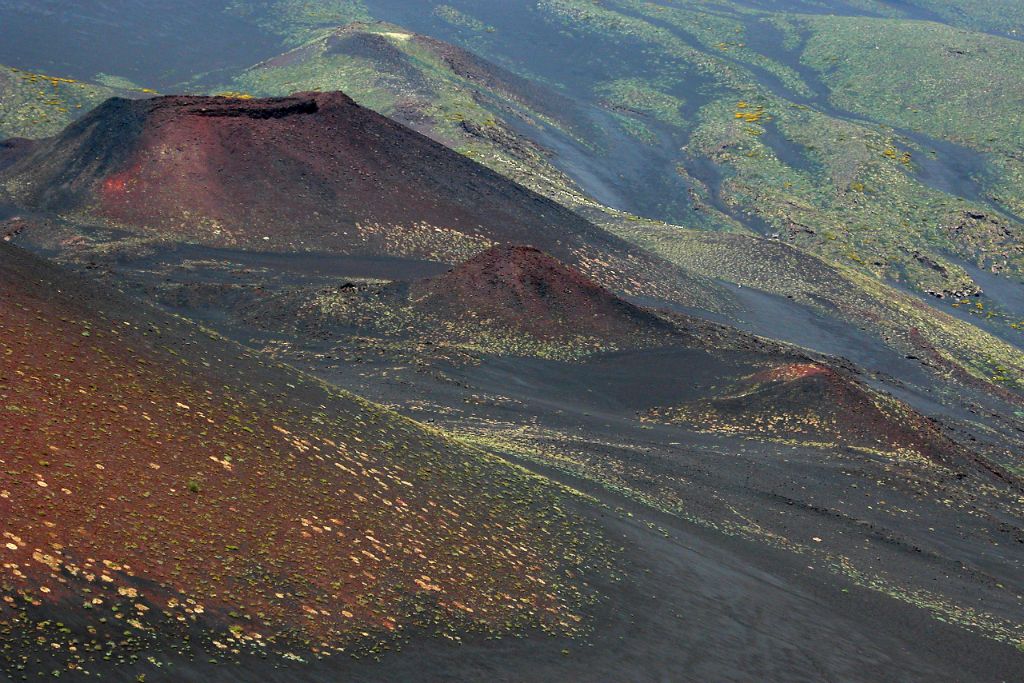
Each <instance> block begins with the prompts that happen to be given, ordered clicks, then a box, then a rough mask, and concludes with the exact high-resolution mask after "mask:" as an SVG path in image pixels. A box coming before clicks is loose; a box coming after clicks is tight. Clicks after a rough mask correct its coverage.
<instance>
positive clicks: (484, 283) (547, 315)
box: [409, 245, 676, 346]
mask: <svg viewBox="0 0 1024 683" xmlns="http://www.w3.org/2000/svg"><path fill="white" fill-rule="evenodd" d="M409 298H410V300H411V301H412V303H413V306H414V307H415V308H416V309H417V310H419V311H422V312H424V313H428V314H430V315H432V316H434V317H437V318H443V319H449V320H456V321H461V322H464V323H474V324H486V325H489V326H491V327H494V328H496V329H505V330H509V331H512V332H518V333H522V334H527V335H530V336H532V337H535V338H537V339H541V340H558V339H567V338H570V337H591V338H593V339H595V340H599V341H603V342H609V343H612V344H619V345H628V346H636V345H640V344H642V343H643V342H645V341H648V342H649V341H650V340H652V339H654V338H662V339H663V340H664V339H667V338H668V337H670V336H672V335H675V334H676V331H675V328H674V327H673V326H672V325H670V324H669V323H668V322H666V321H664V320H662V319H661V318H659V317H658V316H657V315H655V314H654V313H652V312H650V311H647V310H645V309H643V308H640V307H638V306H634V305H633V304H631V303H629V302H627V301H625V300H623V299H621V298H619V297H617V296H616V295H614V294H613V293H612V292H610V291H608V290H607V289H605V288H604V287H602V286H600V285H598V284H596V283H595V282H593V281H592V280H590V279H589V278H587V277H585V276H583V275H582V274H580V273H579V272H578V271H576V270H574V269H571V268H568V267H566V266H565V265H563V264H562V263H560V262H559V261H558V260H557V259H555V258H553V257H552V256H549V255H547V254H545V253H544V252H542V251H540V250H539V249H535V248H533V247H524V246H511V245H501V246H497V247H493V248H491V249H488V250H487V251H485V252H483V253H481V254H479V255H478V256H476V257H474V258H472V259H470V260H469V261H466V262H465V263H462V264H461V265H459V266H458V267H456V268H455V269H454V270H452V271H450V272H448V273H446V274H445V275H442V276H440V277H437V278H432V279H429V280H424V281H421V282H418V283H415V284H414V285H412V287H411V288H410V292H409Z"/></svg>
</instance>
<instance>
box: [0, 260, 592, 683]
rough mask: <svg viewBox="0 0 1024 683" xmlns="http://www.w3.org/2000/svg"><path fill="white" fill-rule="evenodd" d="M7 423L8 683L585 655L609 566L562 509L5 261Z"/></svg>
mask: <svg viewBox="0 0 1024 683" xmlns="http://www.w3.org/2000/svg"><path fill="white" fill-rule="evenodd" d="M0 416H2V417H0V633H2V634H3V636H2V637H0V671H3V672H5V673H7V674H11V675H14V674H15V672H16V671H20V670H21V669H19V667H23V666H25V665H28V666H29V669H33V668H36V669H39V670H40V671H46V672H49V671H51V670H66V669H68V668H71V669H80V670H94V671H98V670H106V669H105V667H110V666H116V664H117V663H118V662H126V661H129V660H132V661H145V660H146V658H147V656H149V655H153V656H154V657H155V659H153V661H159V660H160V659H161V657H162V655H168V656H170V655H171V654H173V656H174V657H175V658H177V659H180V658H181V657H182V656H184V657H196V661H197V662H200V663H204V662H206V661H207V660H208V659H209V658H210V657H211V656H212V657H214V658H215V659H216V658H218V657H220V656H221V655H226V656H231V657H232V658H234V655H233V654H231V653H233V652H236V651H241V652H242V653H245V652H247V651H256V652H263V653H265V654H266V653H273V652H283V651H284V649H285V648H288V651H290V652H292V653H295V652H299V653H300V654H301V653H302V652H303V651H305V653H306V655H304V656H309V650H310V649H312V650H314V651H315V652H319V653H320V654H329V653H331V652H333V651H335V650H336V649H337V648H340V647H342V646H347V647H349V649H350V651H351V649H352V648H356V649H359V647H362V646H365V647H376V645H377V644H380V643H381V642H382V641H390V640H391V639H393V638H394V637H395V635H396V634H398V633H401V632H407V631H410V630H421V631H426V632H429V633H441V634H444V635H447V636H449V637H452V638H456V637H458V634H460V633H464V632H473V631H482V632H485V633H502V632H504V633H508V632H516V631H521V630H529V629H533V628H541V629H544V630H548V631H551V632H560V633H565V634H572V633H575V632H577V631H578V630H579V629H580V628H581V619H582V616H581V614H582V612H581V610H582V609H583V608H584V606H585V604H586V603H587V601H588V600H589V597H588V595H589V594H588V593H587V592H586V590H585V589H584V588H582V586H584V585H585V581H586V578H585V577H586V576H588V575H589V574H590V572H591V571H593V568H594V567H597V566H599V565H601V563H602V562H603V560H601V557H603V556H604V555H603V553H604V551H603V550H600V549H599V547H600V541H599V540H598V535H596V534H592V532H591V531H590V530H589V527H586V526H584V525H583V523H582V522H580V521H578V520H577V519H576V518H575V517H571V516H570V515H569V514H568V513H567V512H565V511H564V509H565V508H564V507H563V506H564V501H563V500H562V499H561V498H560V497H559V496H560V495H562V494H557V493H555V490H554V488H553V487H549V486H548V485H546V484H544V483H542V482H540V481H538V480H536V479H534V478H530V477H527V476H525V475H524V474H522V473H520V472H519V471H518V470H515V469H512V468H510V467H508V466H507V465H506V464H505V463H502V462H500V461H496V460H493V459H489V458H486V457H484V456H483V455H481V454H479V453H477V452H475V451H470V450H467V449H466V448H464V447H462V446H460V445H457V444H455V443H453V442H451V441H448V440H447V439H445V438H444V437H443V436H441V435H439V434H438V433H436V432H428V431H426V430H425V429H423V428H421V427H420V426H418V425H416V424H415V423H413V422H411V421H408V420H405V419H403V418H401V417H399V416H397V415H395V414H393V413H390V412H387V411H385V410H384V409H382V408H379V407H377V406H374V405H372V404H369V403H366V402H364V401H361V400H359V399H357V398H355V397H352V396H350V395H347V394H343V393H340V392H335V391H332V390H330V389H329V388H327V387H325V386H324V385H322V384H320V383H318V382H316V381H314V380H311V379H309V378H306V377H304V376H302V375H299V374H298V373H295V372H294V371H291V370H289V369H287V368H284V367H279V366H268V365H267V364H266V363H264V362H263V361H261V360H260V358H259V357H257V356H256V355H254V354H251V353H248V352H244V351H242V350H241V349H240V348H239V347H237V346H235V345H233V344H231V343H228V342H226V341H222V340H218V339H213V338H211V337H209V336H208V335H207V334H206V333H202V332H201V331H199V330H198V328H195V327H194V326H191V325H189V324H188V323H185V322H182V321H180V320H177V319H173V318H170V317H167V316H164V315H162V314H158V313H156V312H155V311H148V310H146V309H145V308H144V307H143V308H141V309H140V307H139V306H138V304H137V303H132V302H129V301H128V300H127V299H124V298H122V297H120V296H119V295H108V294H106V293H104V292H103V291H102V290H101V289H99V288H98V287H97V286H95V285H93V284H91V283H89V282H87V281H85V280H80V279H78V278H75V277H72V276H69V275H67V274H66V273H64V272H62V271H60V270H58V269H56V268H53V267H52V266H49V265H47V264H44V263H43V262H41V261H38V260H36V259H35V258H33V257H30V256H28V255H26V254H25V253H24V252H21V251H18V250H16V249H14V248H13V247H10V246H9V245H3V244H0ZM65 625H67V626H66V627H65ZM72 645H73V646H72ZM69 646H71V647H69ZM140 656H141V659H140ZM100 660H102V661H100ZM19 675H20V674H19Z"/></svg>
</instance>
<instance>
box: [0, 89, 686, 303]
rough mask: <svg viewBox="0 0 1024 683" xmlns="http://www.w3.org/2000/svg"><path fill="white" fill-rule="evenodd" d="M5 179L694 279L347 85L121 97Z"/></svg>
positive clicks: (344, 246) (40, 146)
mask: <svg viewBox="0 0 1024 683" xmlns="http://www.w3.org/2000/svg"><path fill="white" fill-rule="evenodd" d="M3 188H6V189H7V190H8V191H9V192H10V194H11V195H12V197H13V198H14V201H15V202H16V203H19V204H21V205H22V206H25V207H27V208H32V209H35V210H46V211H52V212H56V213H60V214H62V215H65V216H68V217H78V218H83V219H86V218H87V219H89V220H91V221H100V222H104V223H106V224H108V225H110V226H112V227H117V228H123V229H127V230H131V231H133V232H136V233H142V234H145V235H147V236H149V237H155V238H161V239H170V240H185V241H190V242H195V243H199V244H205V245H209V246H218V247H231V248H246V249H258V250H263V251H281V252H295V251H326V252H334V253H344V254H362V255H372V256H381V255H388V256H397V257H409V258H425V259H429V260H435V261H441V262H445V263H450V264H455V263H459V262H461V261H463V260H465V259H467V258H469V257H471V256H472V255H474V254H476V253H478V252H480V251H481V250H483V249H486V248H487V247H489V246H492V245H493V244H496V243H508V242H518V243H530V244H534V245H536V246H538V247H540V248H543V249H545V250H547V251H550V252H552V253H554V254H555V255H556V256H558V257H559V258H561V259H563V260H566V261H568V262H570V263H573V264H575V265H577V266H578V267H580V268H582V269H583V270H585V271H586V272H588V273H589V274H591V275H592V276H594V277H597V278H598V279H600V280H601V281H602V282H603V283H605V284H608V285H609V286H615V287H616V288H619V289H627V288H628V289H632V290H638V289H645V290H646V291H648V292H649V293H653V292H655V290H657V291H658V292H662V293H666V292H668V293H670V292H672V291H676V293H677V294H679V290H680V289H681V288H682V287H683V285H680V282H681V279H682V278H684V276H683V275H682V273H681V272H680V271H679V270H678V269H677V268H675V267H674V266H671V265H669V264H668V263H667V262H665V261H663V260H661V259H659V258H657V257H654V256H651V255H649V254H647V253H646V252H643V251H641V250H639V249H638V248H636V247H634V246H632V245H630V244H629V243H627V242H625V241H623V240H621V239H619V238H617V237H615V236H613V235H611V234H610V233H608V232H606V231H604V230H602V229H600V228H598V227H596V226H595V225H593V224H591V223H589V222H587V221H586V220H584V219H583V218H581V217H580V216H578V215H577V214H575V213H573V212H572V211H569V210H568V209H566V208H564V207H563V206H561V205H559V204H557V203H555V202H553V201H551V200H549V199H546V198H544V197H542V196H540V195H538V194H536V193H534V192H532V191H530V190H527V189H526V188H524V187H522V186H520V185H517V184H515V183H514V182H512V181H510V180H508V179H506V178H504V177H503V176H501V175H499V174H497V173H495V172H494V171H491V170H490V169H488V168H486V167H484V166H481V165H480V164H478V163H476V162H474V161H472V160H470V159H468V158H466V157H465V156H463V155H461V154H459V153H457V152H455V151H453V150H451V149H448V148H447V147H444V146H443V145H441V144H438V143H437V142H434V141H433V140H430V139H429V138H427V137H425V136H423V135H420V134H419V133H417V132H415V131H413V130H411V129H409V128H406V127H404V126H402V125H400V124H398V123H395V122H394V121H391V120H389V119H387V118H385V117H383V116H381V115H379V114H377V113H375V112H373V111H371V110H369V109H365V108H363V107H361V106H359V105H357V104H356V103H355V102H353V101H352V100H351V99H350V98H349V97H348V96H346V95H344V94H342V93H337V92H336V93H301V94H296V95H293V96H291V97H282V98H272V99H241V98H239V99H231V98H224V97H196V96H176V97H157V98H153V99H148V100H140V101H132V100H126V99H119V98H114V99H111V100H108V101H107V102H105V103H104V104H102V105H101V106H99V107H98V108H97V109H95V110H94V111H93V112H91V113H90V114H88V115H87V116H85V117H83V118H82V119H80V120H79V121H77V122H75V123H73V124H72V125H70V126H68V128H66V129H65V130H64V131H63V132H62V133H61V134H60V135H58V136H56V137H54V138H50V139H48V140H44V141H40V142H38V143H37V144H36V145H35V148H34V149H33V150H31V151H30V153H28V154H26V155H23V156H21V157H20V158H19V159H17V160H16V161H15V162H14V163H12V164H11V165H10V166H9V167H8V168H7V169H6V170H4V171H0V189H3ZM673 287H675V288H676V290H673Z"/></svg>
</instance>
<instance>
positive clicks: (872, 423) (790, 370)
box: [654, 362, 966, 465]
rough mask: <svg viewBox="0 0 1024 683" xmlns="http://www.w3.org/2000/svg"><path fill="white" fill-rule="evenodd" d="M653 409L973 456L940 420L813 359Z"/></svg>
mask: <svg viewBox="0 0 1024 683" xmlns="http://www.w3.org/2000/svg"><path fill="white" fill-rule="evenodd" d="M654 414H655V415H658V416H659V417H661V418H667V419H668V420H669V421H681V422H687V423H692V424H694V425H696V426H698V427H702V428H709V429H711V430H712V431H726V432H733V433H744V434H750V435H754V436H766V437H773V438H786V439H797V440H804V441H815V442H821V441H833V442H835V443H837V444H840V445H845V446H853V447H859V448H867V449H872V450H878V451H884V452H895V451H905V452H907V453H916V454H918V455H921V456H924V457H926V458H929V459H931V460H933V461H936V462H942V463H945V464H947V465H963V464H965V463H966V454H965V453H963V452H962V449H960V448H959V447H958V446H957V445H956V444H955V443H954V442H953V441H952V440H950V439H949V438H948V437H946V436H945V435H944V434H943V433H942V431H941V430H940V429H939V427H937V426H936V424H935V423H934V422H933V421H931V420H929V419H927V418H925V417H923V416H922V415H920V414H919V413H917V412H915V411H913V410H911V409H910V408H909V407H907V406H906V405H904V404H902V403H901V402H899V401H896V400H895V399H892V398H891V397H888V396H884V395H882V394H878V393H876V392H873V391H871V390H870V389H868V388H867V387H865V386H863V385H862V384H860V382H858V381H857V380H855V379H854V378H852V377H849V376H848V375H847V374H846V373H844V372H842V371H841V370H838V369H835V368H832V367H828V366H827V365H822V364H819V363H813V362H805V363H786V364H783V365H778V366H775V367H772V368H771V369H769V370H765V371H762V372H759V373H756V374H754V375H751V376H749V377H746V378H743V379H742V380H740V381H739V382H737V383H736V385H735V386H734V387H733V388H732V389H730V390H727V391H726V392H725V393H723V394H722V395H720V396H717V397H714V398H710V399H704V400H700V401H696V402H694V403H692V404H689V405H687V406H683V407H681V408H679V409H677V410H675V411H673V410H672V409H670V410H668V411H664V410H661V409H659V410H656V411H654Z"/></svg>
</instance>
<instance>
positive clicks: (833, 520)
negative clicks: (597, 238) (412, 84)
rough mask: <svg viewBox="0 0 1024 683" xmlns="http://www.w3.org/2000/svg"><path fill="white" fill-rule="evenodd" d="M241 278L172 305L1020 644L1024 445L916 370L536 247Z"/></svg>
mask: <svg viewBox="0 0 1024 683" xmlns="http://www.w3.org/2000/svg"><path fill="white" fill-rule="evenodd" d="M229 291H233V292H234V293H233V294H230V295H225V293H224V290H223V289H222V288H221V286H207V287H189V286H183V287H179V288H176V289H173V290H168V292H166V293H165V295H166V297H167V298H166V299H165V303H168V304H173V305H174V306H175V307H177V308H178V310H181V311H185V312H189V311H191V312H192V313H191V314H193V315H195V311H196V310H197V309H200V308H201V307H202V306H203V303H202V302H203V299H204V298H205V297H214V298H216V297H225V296H226V297H227V298H231V297H237V299H236V302H237V307H236V308H235V309H234V314H233V316H231V317H230V318H229V319H219V320H216V321H215V323H216V324H219V325H221V326H222V329H224V330H225V331H226V332H229V333H232V334H235V335H238V336H239V337H240V338H241V339H242V340H243V341H245V342H246V343H248V344H251V345H253V346H254V347H257V348H261V349H264V350H265V351H267V352H269V353H271V354H272V355H278V354H279V357H282V358H286V359H287V360H289V361H290V362H293V363H297V364H301V365H303V366H304V367H307V368H309V369H310V370H311V371H313V372H315V373H317V374H319V375H321V376H322V377H324V378H325V379H327V380H328V381H330V382H333V383H335V384H339V385H342V386H352V387H358V389H359V391H360V392H364V393H366V394H367V395H371V396H373V397H374V398H375V399H376V400H379V401H381V402H384V403H387V404H389V405H391V406H393V407H395V408H397V409H399V410H401V411H402V412H404V413H406V414H408V415H410V416H416V417H417V418H419V419H425V420H429V421H431V422H435V423H438V424H441V425H443V426H444V427H446V428H447V429H449V430H452V431H456V432H458V433H459V434H460V435H461V436H462V438H463V439H465V440H467V441H468V442H470V443H473V444H475V445H478V446H480V447H483V448H485V449H488V450H490V451H492V452H495V453H499V454H501V455H503V456H504V457H509V458H513V459H516V460H518V461H519V462H522V463H523V464H525V465H528V466H531V467H539V468H542V469H543V471H545V472H548V473H549V474H550V473H557V474H558V476H563V477H568V478H569V479H568V480H567V481H571V482H572V483H573V485H574V486H577V487H584V488H586V487H591V488H588V490H591V491H594V490H597V491H604V492H605V494H607V495H614V496H619V497H621V498H619V500H620V504H624V503H623V502H622V501H629V503H630V504H631V505H636V506H638V507H636V508H631V509H635V510H641V509H646V510H647V511H648V513H650V511H651V510H652V509H653V510H657V511H659V514H661V515H665V517H662V518H661V519H663V520H664V519H669V520H675V521H674V522H673V523H672V524H681V525H684V526H687V528H689V526H688V525H695V526H697V527H700V528H705V529H711V530H714V532H715V533H723V532H724V533H725V534H726V535H729V536H737V537H741V538H746V539H749V540H751V541H753V542H755V543H756V544H758V545H759V546H760V547H762V548H776V549H781V550H783V551H785V552H786V553H791V554H792V555H793V556H795V557H798V558H801V560H800V561H802V562H804V564H801V565H800V566H801V568H802V569H801V571H803V570H806V568H807V566H810V567H811V570H810V571H811V572H812V573H813V572H814V571H817V570H819V569H824V570H825V573H829V574H834V575H835V576H836V577H841V579H838V580H841V581H843V582H847V581H848V582H849V583H850V584H851V585H852V586H860V587H869V588H870V590H872V591H877V592H878V593H880V594H884V595H886V596H889V597H890V598H893V599H894V600H895V601H897V602H903V603H909V604H912V605H915V606H917V607H918V608H921V609H923V610H924V611H925V612H927V613H930V614H932V615H933V616H934V617H935V618H936V619H937V620H940V621H947V622H952V623H957V624H960V625H962V626H964V627H965V628H968V629H977V630H979V631H981V632H985V633H987V634H988V635H989V636H990V637H992V638H993V639H995V640H997V641H1003V642H1007V643H1014V642H1019V641H1020V637H1021V628H1022V625H1021V623H1020V619H1019V614H1020V612H1021V603H1020V598H1019V597H1018V596H1019V595H1020V594H1021V588H1022V586H1021V585H1020V582H1019V575H1020V563H1021V558H1020V553H1019V549H1018V548H1019V544H1020V542H1021V541H1022V539H1024V526H1022V524H1021V509H1020V501H1021V482H1020V480H1019V477H1018V476H1017V475H1016V474H1015V471H1014V470H1012V469H1010V468H1008V467H1006V466H1004V465H1003V464H1002V463H1004V462H1007V459H1008V461H1009V462H1014V461H1015V460H1014V458H1013V457H1012V456H1011V457H1009V458H1008V453H1007V452H1006V451H1005V448H1006V446H1007V444H1008V443H1012V442H1008V441H1005V440H1003V439H1001V438H999V437H996V436H995V435H994V432H986V431H984V430H977V429H975V430H973V431H965V430H963V429H961V428H959V427H957V428H955V429H954V428H952V426H955V425H956V424H957V423H956V421H955V420H949V421H948V422H940V421H936V420H934V419H930V418H927V417H924V416H923V415H922V414H921V413H920V412H918V411H917V410H915V409H914V408H912V407H911V405H910V404H908V403H907V402H905V401H903V400H899V399H896V398H894V397H893V396H891V395H889V394H888V393H886V392H894V393H899V395H900V396H901V397H904V396H907V392H906V391H905V387H903V386H901V384H900V383H899V382H895V381H888V382H886V381H882V380H881V379H880V378H879V377H877V376H872V375H870V374H865V373H862V372H861V371H859V370H858V369H857V368H856V367H855V366H853V365H852V364H850V363H849V362H847V361H845V360H841V359H837V358H830V357H827V356H823V355H819V354H813V353H810V352H808V351H806V350H803V349H800V348H797V347H794V346H789V345H785V344H781V343H778V342H773V341H769V340H765V339H762V338H758V337H754V336H752V335H748V334H745V333H741V332H738V331H736V330H734V329H731V328H728V327H725V326H722V325H718V324H714V323H709V322H706V321H702V320H699V319H696V318H692V317H688V316H683V315H678V314H670V313H664V312H658V311H652V310H649V309H644V308H641V307H638V306H636V305H634V304H631V303H629V302H626V301H624V300H622V299H619V298H617V297H615V296H614V295H613V294H611V293H610V292H608V291H607V290H604V289H602V288H601V287H599V286H597V285H596V284H595V283H593V282H592V281H589V280H587V279H586V278H585V277H583V276H582V275H580V274H579V273H578V272H574V271H572V270H571V269H570V268H567V267H566V266H564V265H563V264H560V263H558V262H557V261H556V260H555V259H553V258H551V257H550V256H547V255H545V254H543V253H541V252H538V251H537V250H534V249H530V248H524V247H508V246H506V247H499V248H494V249H491V250H489V251H487V252H485V253H483V254H481V255H479V256H477V257H475V258H473V259H471V260H470V261H468V262H466V263H464V264H461V265H460V266H458V267H456V268H455V269H453V270H452V271H450V272H449V273H446V274H444V275H441V276H436V277H433V278H429V279H426V280H420V281H415V282H411V283H387V284H367V283H362V284H355V283H352V282H345V283H343V284H341V285H340V286H335V287H332V288H330V289H320V290H308V289H293V290H290V291H282V292H279V293H277V294H274V293H268V292H254V291H248V292H239V291H238V290H237V289H233V288H229ZM171 292H173V295H172V294H171ZM455 302H458V303H455ZM510 340H514V341H510ZM922 381H923V382H926V380H922ZM901 390H902V391H901ZM911 398H912V399H913V400H915V401H918V399H920V398H921V397H915V396H911ZM932 407H933V408H934V404H932ZM666 523H667V522H666ZM670 526H671V525H670ZM808 562H809V565H808Z"/></svg>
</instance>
